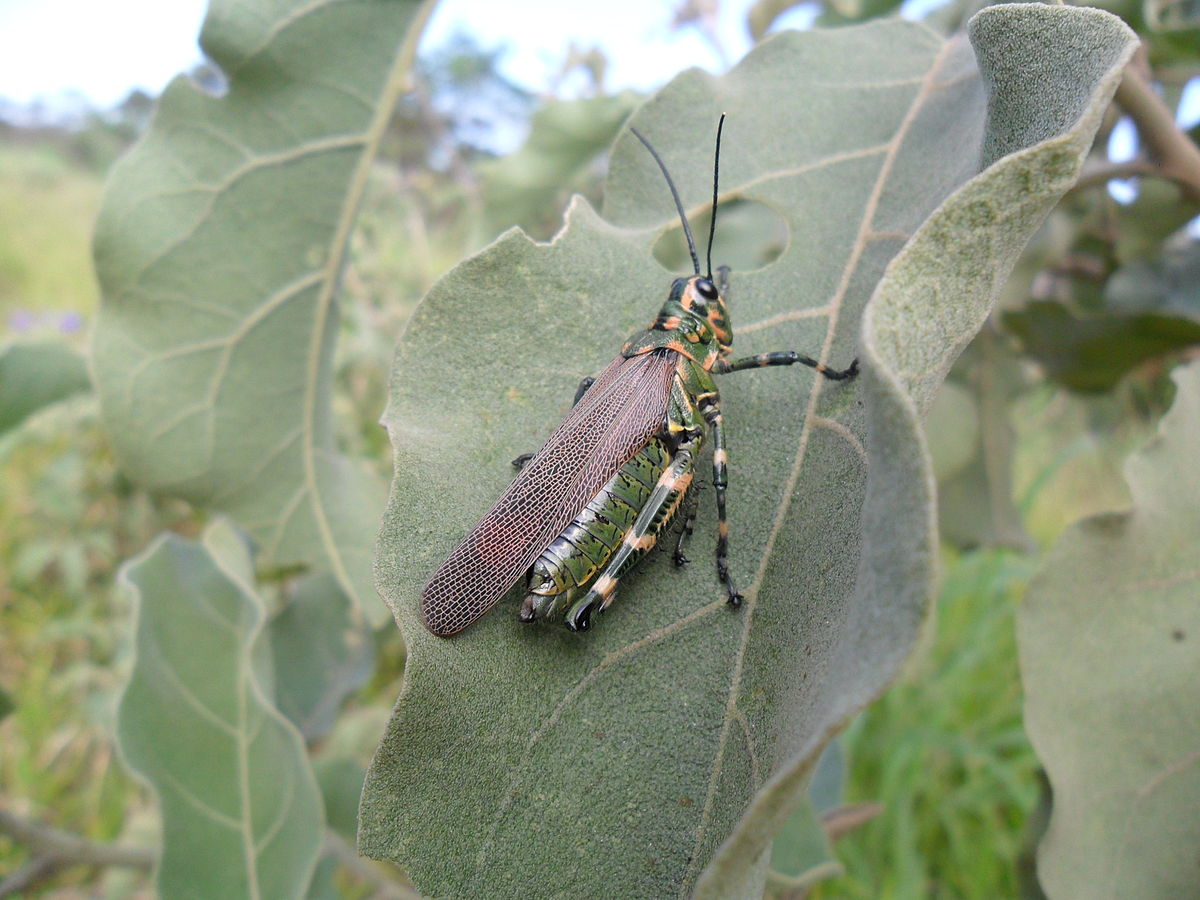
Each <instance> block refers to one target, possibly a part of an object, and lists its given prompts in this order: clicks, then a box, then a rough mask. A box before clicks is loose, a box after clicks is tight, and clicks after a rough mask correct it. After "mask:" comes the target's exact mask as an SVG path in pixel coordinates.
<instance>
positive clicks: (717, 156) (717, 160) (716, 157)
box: [705, 113, 725, 281]
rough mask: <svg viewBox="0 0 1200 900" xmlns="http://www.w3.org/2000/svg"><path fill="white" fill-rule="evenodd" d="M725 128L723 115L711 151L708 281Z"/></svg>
mask: <svg viewBox="0 0 1200 900" xmlns="http://www.w3.org/2000/svg"><path fill="white" fill-rule="evenodd" d="M724 127H725V113H721V119H720V121H719V122H717V149H716V150H714V151H713V202H712V215H711V216H709V219H708V256H707V257H706V258H705V262H707V263H708V280H709V281H712V242H713V237H714V236H715V235H716V233H717V176H718V175H719V174H720V173H721V129H722V128H724Z"/></svg>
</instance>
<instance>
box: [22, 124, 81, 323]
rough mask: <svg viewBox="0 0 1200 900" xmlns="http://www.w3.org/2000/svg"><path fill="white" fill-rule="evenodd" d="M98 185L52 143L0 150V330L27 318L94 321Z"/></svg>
mask: <svg viewBox="0 0 1200 900" xmlns="http://www.w3.org/2000/svg"><path fill="white" fill-rule="evenodd" d="M101 181H102V176H101V175H100V174H99V173H97V172H93V171H89V170H87V169H85V168H82V167H80V166H78V165H75V164H73V163H71V162H70V161H69V160H68V159H67V158H66V156H65V155H64V153H63V152H62V151H61V150H59V149H58V148H57V147H55V146H54V145H51V144H39V145H33V146H14V145H7V146H4V145H0V332H2V331H3V330H4V329H6V328H9V327H10V326H11V325H12V324H14V319H16V320H17V321H16V323H15V324H17V325H18V326H19V325H20V324H21V323H20V320H21V319H22V318H23V317H25V316H30V317H37V316H38V314H44V313H47V312H52V311H53V312H70V313H75V314H78V315H80V316H82V317H89V316H90V315H91V313H92V311H93V310H94V309H95V307H96V297H97V292H96V282H95V278H94V277H93V276H92V254H91V236H92V222H93V221H94V220H95V218H96V211H97V210H98V209H99V208H100V192H101Z"/></svg>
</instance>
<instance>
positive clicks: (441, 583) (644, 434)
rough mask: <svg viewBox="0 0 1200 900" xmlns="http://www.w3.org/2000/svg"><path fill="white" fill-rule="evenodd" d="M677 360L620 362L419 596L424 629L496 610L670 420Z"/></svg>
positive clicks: (436, 629) (670, 354) (672, 356)
mask: <svg viewBox="0 0 1200 900" xmlns="http://www.w3.org/2000/svg"><path fill="white" fill-rule="evenodd" d="M677 358H678V355H677V354H676V353H675V351H673V350H667V349H659V350H654V351H652V352H650V353H644V354H641V355H639V356H634V357H629V358H625V357H618V358H617V359H615V360H613V362H612V363H610V364H609V366H608V368H607V369H605V370H604V372H603V373H602V374H601V375H600V377H599V378H597V379H596V382H595V383H594V384H593V385H592V386H591V387H590V388H588V391H587V393H586V394H584V395H583V397H582V399H581V400H580V401H579V403H578V404H576V406H575V408H574V409H572V410H571V412H570V414H569V415H568V416H567V418H566V419H564V420H563V423H562V424H561V425H559V426H558V429H557V430H556V431H555V432H554V434H552V435H551V436H550V439H549V440H548V441H547V442H546V444H545V446H543V447H542V449H541V450H539V451H538V452H537V455H535V456H534V457H533V458H532V459H531V460H530V461H529V462H528V463H526V464H525V466H524V467H523V468H522V469H521V471H520V472H519V473H518V474H517V477H516V478H515V479H513V482H512V483H511V484H510V485H509V486H508V488H507V489H506V490H505V491H504V493H503V494H501V495H500V499H498V500H497V501H496V503H495V505H493V506H492V508H491V509H490V510H488V512H487V515H485V516H484V517H483V519H482V520H480V522H479V524H478V525H476V526H475V528H474V529H472V531H471V533H470V534H468V535H467V536H466V537H465V538H464V539H463V541H462V543H461V544H459V545H458V547H457V548H456V549H455V550H454V552H453V553H451V554H450V556H449V558H448V559H447V560H446V561H445V562H444V563H442V564H441V566H439V567H438V570H437V571H436V572H434V573H433V576H432V577H431V578H430V579H429V583H428V584H426V585H425V590H424V591H422V593H421V618H422V619H423V620H424V622H425V627H426V628H428V629H429V630H430V631H431V632H433V633H434V634H436V635H439V636H442V637H447V636H449V635H452V634H457V633H458V632H460V631H462V630H463V629H464V628H466V627H467V626H468V625H470V624H471V623H472V622H474V621H475V620H476V619H478V618H479V617H480V616H482V615H483V614H484V613H485V612H487V611H488V610H489V609H491V608H492V607H493V606H494V605H495V604H496V602H497V601H498V600H499V599H500V598H501V597H502V596H503V595H504V593H505V592H506V591H507V590H508V589H509V588H510V587H512V585H513V584H514V583H516V581H517V579H518V578H520V577H521V575H522V573H524V572H525V570H526V569H528V568H529V567H530V566H531V565H532V564H533V562H534V560H536V559H537V557H538V554H539V553H541V552H542V551H543V550H545V549H546V547H548V546H549V545H550V542H551V541H553V540H554V538H555V537H557V536H558V535H559V533H561V532H562V530H563V529H564V528H566V526H567V525H568V524H570V522H571V520H572V519H574V518H575V516H576V515H578V514H579V512H580V510H582V509H583V508H584V506H586V505H587V503H588V501H590V500H591V499H592V497H594V496H595V495H596V493H597V491H599V490H600V489H601V488H602V487H603V486H604V485H605V484H606V483H607V482H608V480H609V479H610V478H611V477H612V476H613V474H614V473H615V472H616V471H617V470H618V469H619V468H621V466H623V465H624V464H625V463H626V462H628V461H629V460H630V459H632V458H633V455H634V454H635V453H637V452H638V450H640V449H641V448H642V447H643V446H644V445H645V443H646V442H647V441H648V440H649V439H650V438H651V437H653V436H654V435H656V434H659V433H660V432H661V431H662V430H663V427H664V423H665V421H666V415H667V408H668V404H669V402H670V397H671V384H672V381H673V379H674V377H675V365H676V361H677Z"/></svg>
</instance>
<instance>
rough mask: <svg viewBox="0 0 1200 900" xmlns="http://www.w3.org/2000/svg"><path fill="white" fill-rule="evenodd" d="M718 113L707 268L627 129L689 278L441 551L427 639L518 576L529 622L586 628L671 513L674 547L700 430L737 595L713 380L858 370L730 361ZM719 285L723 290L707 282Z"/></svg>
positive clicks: (479, 610) (784, 360) (427, 605)
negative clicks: (715, 257)
mask: <svg viewBox="0 0 1200 900" xmlns="http://www.w3.org/2000/svg"><path fill="white" fill-rule="evenodd" d="M724 124H725V116H724V115H722V116H721V119H720V121H719V123H718V124H717V140H716V150H715V153H714V159H713V206H712V215H711V219H710V222H711V224H710V228H709V234H708V257H707V265H708V274H707V275H702V274H701V273H700V260H699V257H698V256H697V255H696V242H695V238H694V237H693V235H692V230H691V227H690V226H689V225H688V220H687V215H686V213H685V212H684V209H683V202H682V201H681V200H680V198H679V191H678V190H677V189H676V187H675V183H674V181H672V179H671V175H670V173H669V172H668V171H667V166H666V163H664V162H663V160H662V157H660V156H659V155H658V151H656V150H655V149H654V147H653V145H652V144H651V143H650V142H649V141H648V140H647V139H646V138H645V137H644V136H643V135H642V134H641V132H639V131H638V130H637V129H636V128H631V129H630V130H631V131H632V132H633V134H634V136H635V137H637V139H638V140H639V141H641V142H642V144H643V145H644V146H645V147H646V149H647V150H648V151H649V152H650V155H651V156H652V157H653V158H654V161H655V162H656V163H657V164H658V167H659V169H661V170H662V173H663V177H664V178H665V179H666V182H667V186H668V188H669V189H670V191H671V196H672V198H673V199H674V201H675V208H676V210H677V211H678V213H679V219H680V222H681V223H682V224H683V232H684V235H685V237H686V238H687V244H688V250H689V252H690V253H691V257H692V267H693V269H694V273H693V274H692V275H690V276H686V277H681V278H676V279H675V280H674V281H673V282H672V283H671V289H670V292H669V294H668V295H667V300H666V302H665V303H664V304H663V306H662V309H660V310H659V313H658V316H657V317H656V318H655V319H654V321H653V322H651V323H650V326H649V327H648V328H647V329H645V330H644V331H639V332H637V333H636V334H634V335H633V336H632V337H631V338H630V339H629V340H628V341H627V342H626V343H625V346H624V347H622V348H621V353H620V355H619V356H618V357H617V358H616V359H614V360H613V361H612V363H610V364H609V366H608V368H606V369H605V370H604V371H603V372H601V373H600V375H598V376H597V377H596V378H594V379H593V378H585V379H584V380H583V382H582V383H581V384H580V385H579V389H578V391H577V392H576V395H575V404H574V406H573V407H572V409H571V411H570V413H568V415H567V417H566V419H564V420H563V422H562V424H561V425H559V427H558V429H557V430H556V431H555V432H554V433H553V434H552V435H551V436H550V439H549V440H548V441H546V443H545V445H544V446H543V447H542V448H541V450H539V451H537V452H536V453H533V454H527V455H525V456H522V457H518V458H517V459H516V460H514V465H517V466H518V467H519V472H518V473H517V476H516V478H515V479H514V480H513V481H512V483H511V484H510V485H509V486H508V488H507V490H505V491H504V493H503V494H501V495H500V498H499V499H498V500H497V501H496V502H495V504H494V505H493V506H492V508H491V509H490V510H488V512H487V513H486V514H485V515H484V517H483V518H482V519H481V520H480V522H479V524H478V525H476V526H475V528H473V529H472V530H471V532H470V534H468V535H467V536H466V537H465V538H464V539H463V540H462V543H460V544H459V545H458V547H457V548H456V549H455V550H454V552H453V553H451V554H450V556H449V558H447V559H446V561H445V562H444V563H442V564H441V566H439V567H438V569H437V571H435V572H434V573H433V576H432V577H431V578H430V579H429V583H428V584H426V585H425V589H424V591H423V592H422V594H421V617H422V619H423V621H424V622H425V626H426V627H427V628H428V629H429V630H430V631H431V632H432V633H433V634H435V635H439V636H443V637H448V636H450V635H453V634H457V633H458V632H460V631H462V630H463V629H464V628H466V627H467V626H468V625H470V624H472V623H473V622H474V621H475V620H476V619H478V618H479V617H480V616H482V615H483V614H484V613H486V612H487V611H488V610H489V609H491V608H492V606H494V605H495V604H496V602H497V601H499V599H500V598H501V597H502V596H503V595H504V594H505V593H506V592H507V591H508V589H509V588H511V587H512V586H513V584H514V583H516V581H517V580H518V579H519V578H520V577H521V575H522V574H523V573H527V574H526V585H527V586H526V596H525V599H524V601H523V602H522V603H521V608H520V612H519V618H520V619H521V621H522V622H535V621H538V620H541V619H547V618H550V617H552V616H554V615H556V614H558V613H559V612H560V611H563V610H565V616H564V619H565V622H566V625H567V627H568V628H570V629H571V630H572V631H586V630H588V628H589V627H590V626H591V618H592V614H593V613H594V612H596V611H601V610H604V609H607V608H608V606H609V605H610V604H611V603H612V602H613V598H614V597H615V596H616V590H617V586H618V584H619V583H620V581H621V579H622V578H624V577H625V576H626V575H628V574H629V572H630V571H631V570H632V569H633V568H634V567H635V566H636V565H637V563H638V562H640V561H641V559H642V558H643V557H645V555H646V554H647V553H648V552H649V551H650V550H651V549H652V548H653V547H654V546H655V545H656V544H657V542H658V539H659V537H660V536H661V535H663V534H664V533H665V532H667V531H668V529H669V528H670V527H671V526H672V524H673V523H675V522H676V520H677V518H678V516H679V514H680V512H681V510H682V511H683V516H684V522H683V528H682V529H681V530H680V534H679V538H678V541H677V543H676V547H675V555H674V558H675V563H676V564H677V565H683V564H684V563H685V562H686V561H687V559H686V557H685V556H684V555H683V544H684V540H685V538H686V536H687V535H688V534H690V533H691V526H692V521H693V519H694V517H695V513H696V504H695V497H694V493H695V492H693V491H691V488H692V484H693V476H694V474H695V466H696V460H697V458H698V457H699V454H700V451H701V449H702V447H703V445H704V442H705V439H706V437H707V435H708V434H709V433H710V432H711V435H712V441H713V457H712V466H713V475H712V486H713V490H714V493H715V494H716V505H717V546H716V563H717V578H718V579H719V580H720V582H721V584H722V585H723V587H724V590H725V594H726V598H727V600H728V602H729V603H730V605H732V606H738V605H739V604H740V603H741V600H742V595H741V594H740V593H739V592H738V589H737V587H736V585H735V583H734V579H733V576H732V575H731V574H730V571H729V563H728V551H729V522H728V520H727V519H726V514H725V492H726V489H727V487H728V475H727V472H728V455H727V453H726V451H725V425H724V421H723V419H722V417H721V402H720V394H719V393H718V391H717V385H716V382H715V380H714V377H713V376H715V375H726V374H728V373H730V372H740V371H743V370H745V369H758V368H762V367H764V366H791V365H796V364H800V365H803V366H809V367H810V368H813V369H815V370H816V371H817V372H819V373H820V374H821V375H823V376H825V377H826V378H829V379H832V380H834V381H845V380H848V379H852V378H854V376H855V375H857V374H858V360H857V359H856V360H854V361H853V362H852V363H851V364H850V366H849V367H848V368H846V369H831V368H829V367H827V366H826V365H825V364H824V363H821V362H818V361H817V360H815V359H812V358H811V357H808V356H804V355H802V354H800V353H797V352H795V351H794V350H783V351H776V352H772V353H762V354H759V355H757V356H748V357H744V358H741V359H731V358H730V350H731V347H732V344H733V332H732V330H731V328H730V325H729V315H728V312H727V310H726V306H725V299H724V298H725V296H726V295H727V293H728V273H729V270H728V268H726V267H724V266H722V267H720V268H719V269H718V270H717V271H718V276H719V278H718V280H717V281H714V279H713V275H712V242H713V235H714V234H715V233H716V212H717V181H718V174H719V171H720V158H721V131H722V128H723V127H724ZM718 283H719V284H720V287H719V288H718Z"/></svg>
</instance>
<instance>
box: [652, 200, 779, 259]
mask: <svg viewBox="0 0 1200 900" xmlns="http://www.w3.org/2000/svg"><path fill="white" fill-rule="evenodd" d="M708 222H709V215H708V213H705V214H704V215H702V216H697V217H696V218H695V219H693V220H692V223H691V225H692V232H693V233H694V234H695V236H696V253H697V254H699V256H700V268H701V269H702V270H703V269H704V268H705V263H704V254H705V248H706V247H707V246H708ZM787 238H788V230H787V222H786V221H785V220H784V218H783V216H781V215H780V214H779V213H777V212H776V211H775V210H773V209H771V207H769V206H767V205H766V204H764V203H759V202H758V201H757V200H731V201H729V202H728V203H722V204H721V205H720V206H718V207H717V235H716V237H715V238H714V240H713V251H712V264H713V271H714V272H715V271H716V269H717V266H729V267H730V268H732V269H733V270H734V271H735V272H745V271H747V270H748V269H761V268H762V267H763V266H765V265H768V264H770V263H773V262H774V261H775V260H777V259H778V258H779V254H781V253H782V252H783V248H784V247H785V246H786V245H787ZM654 258H655V259H657V260H658V261H659V262H660V263H662V264H663V266H664V267H666V268H667V269H668V270H670V271H671V272H678V273H680V274H683V273H685V272H690V271H691V270H692V260H691V257H689V256H688V250H687V240H686V238H684V236H683V228H681V227H679V226H676V227H675V228H672V229H671V230H670V231H668V232H665V233H664V234H663V235H662V237H660V238H659V239H658V241H657V242H656V243H655V244H654Z"/></svg>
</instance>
